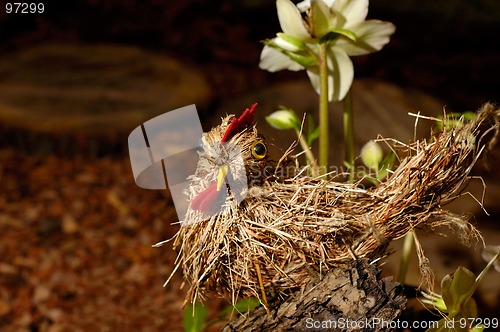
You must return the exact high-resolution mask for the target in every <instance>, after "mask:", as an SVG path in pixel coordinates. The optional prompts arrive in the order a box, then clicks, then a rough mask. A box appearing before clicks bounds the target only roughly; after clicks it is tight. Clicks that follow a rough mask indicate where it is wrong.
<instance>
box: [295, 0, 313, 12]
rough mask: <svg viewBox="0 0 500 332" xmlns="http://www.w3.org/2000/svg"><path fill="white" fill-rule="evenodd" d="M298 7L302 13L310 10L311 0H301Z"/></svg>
mask: <svg viewBox="0 0 500 332" xmlns="http://www.w3.org/2000/svg"><path fill="white" fill-rule="evenodd" d="M297 8H298V9H299V11H300V12H301V13H303V12H305V11H306V10H308V9H309V8H311V0H304V1H302V2H299V3H298V4H297Z"/></svg>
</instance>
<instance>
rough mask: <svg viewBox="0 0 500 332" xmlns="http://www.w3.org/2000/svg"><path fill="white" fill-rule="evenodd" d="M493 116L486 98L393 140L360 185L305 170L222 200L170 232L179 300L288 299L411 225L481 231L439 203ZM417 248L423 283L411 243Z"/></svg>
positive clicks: (462, 176) (483, 145)
mask: <svg viewBox="0 0 500 332" xmlns="http://www.w3.org/2000/svg"><path fill="white" fill-rule="evenodd" d="M499 121H500V109H498V108H495V107H494V106H493V105H491V104H486V105H485V106H483V108H482V109H481V110H480V111H479V112H478V113H477V116H476V118H475V119H474V120H473V121H471V122H470V123H467V124H463V125H459V126H457V127H456V128H454V129H451V130H448V131H444V132H442V133H439V134H438V135H436V136H434V137H432V138H431V139H429V140H424V141H418V142H414V143H412V144H410V145H404V146H402V147H400V148H399V151H400V152H401V153H405V154H406V157H404V158H403V159H402V160H401V161H400V163H399V166H398V167H397V169H396V170H394V171H393V172H392V174H391V175H390V177H389V178H388V179H387V180H385V181H384V182H382V183H380V184H379V185H378V186H376V187H373V188H369V189H366V190H365V189H363V188H361V187H360V186H357V185H350V184H346V183H341V182H335V181H333V180H321V179H317V178H311V177H309V176H307V172H302V173H300V174H298V175H296V176H295V177H293V178H290V179H286V180H282V181H277V180H274V181H268V182H267V183H265V184H264V185H262V186H259V187H251V188H249V190H248V194H247V197H246V199H245V200H244V201H243V202H241V203H240V204H237V203H236V202H235V201H234V200H232V199H231V198H229V199H228V200H227V201H226V205H225V208H224V210H223V211H222V212H221V213H219V214H217V215H215V216H213V217H210V218H208V219H206V220H200V221H198V222H195V223H190V224H185V225H183V226H181V228H180V230H179V231H178V233H177V234H176V236H175V238H174V244H173V245H174V248H175V249H176V250H177V251H178V253H179V255H178V259H177V261H176V268H175V270H177V269H178V268H182V270H183V273H184V278H185V280H186V281H187V283H188V285H189V290H188V294H187V298H186V302H188V301H189V302H194V301H196V300H200V299H201V300H203V299H205V298H206V296H207V295H208V294H211V293H216V294H218V295H220V296H223V297H225V298H227V299H229V300H231V302H233V303H234V302H236V301H237V300H238V299H239V298H242V297H249V296H256V297H260V296H261V294H262V291H265V294H267V295H268V296H269V295H271V296H286V295H287V294H289V293H291V292H292V291H295V290H297V289H300V288H301V287H303V286H304V285H306V284H307V283H309V282H310V281H311V280H312V279H313V278H316V277H317V276H318V275H323V274H325V273H327V272H328V271H329V270H330V269H332V268H333V267H335V266H338V265H339V264H341V263H345V262H346V261H349V260H353V259H356V258H361V257H368V258H371V259H378V258H380V257H384V256H385V255H386V254H387V252H388V244H389V242H390V241H391V240H394V239H398V238H401V237H403V236H404V235H405V234H407V233H408V232H409V231H411V230H413V229H414V228H416V227H417V226H418V227H419V228H426V229H430V230H434V229H435V228H437V227H442V226H448V227H449V228H451V229H453V230H454V231H456V232H457V233H458V234H459V235H460V236H461V237H462V238H463V239H471V237H472V238H473V237H476V238H478V237H480V235H479V233H478V232H477V231H476V230H475V228H474V227H473V226H472V225H470V224H469V223H468V222H467V218H466V217H464V216H457V215H453V214H451V213H449V212H447V211H446V210H443V209H442V205H444V204H445V203H447V202H449V201H451V200H453V199H454V198H455V197H456V196H457V195H458V194H459V193H460V190H462V189H463V187H464V183H465V182H466V181H467V180H468V179H469V174H470V172H471V169H472V167H473V165H474V164H475V163H476V161H477V160H478V158H479V156H480V155H481V154H482V152H484V151H485V150H487V149H489V148H490V147H491V146H492V145H493V144H494V143H495V141H496V136H497V134H498V126H499V125H498V123H499ZM417 251H418V253H419V259H420V267H421V271H422V274H423V278H424V279H426V281H430V278H431V276H432V272H431V271H430V269H429V267H428V265H427V260H426V258H425V256H424V255H423V251H422V250H421V248H420V247H419V245H418V242H417ZM175 270H174V272H175ZM167 282H168V281H167ZM262 286H263V287H264V289H262Z"/></svg>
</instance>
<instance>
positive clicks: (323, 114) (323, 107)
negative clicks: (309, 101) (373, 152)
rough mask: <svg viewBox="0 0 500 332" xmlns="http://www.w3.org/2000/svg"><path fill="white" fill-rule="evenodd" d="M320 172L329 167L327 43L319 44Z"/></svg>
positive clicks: (322, 172) (324, 171)
mask: <svg viewBox="0 0 500 332" xmlns="http://www.w3.org/2000/svg"><path fill="white" fill-rule="evenodd" d="M319 46H320V47H319V63H318V65H319V85H320V90H319V174H320V175H323V174H325V173H326V170H327V167H328V152H329V137H328V63H327V53H326V51H327V45H326V43H321V44H320V45H319Z"/></svg>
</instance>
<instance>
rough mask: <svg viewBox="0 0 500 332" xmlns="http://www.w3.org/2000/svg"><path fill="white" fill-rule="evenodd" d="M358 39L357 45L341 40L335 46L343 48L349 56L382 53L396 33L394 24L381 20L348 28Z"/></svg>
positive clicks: (365, 22)
mask: <svg viewBox="0 0 500 332" xmlns="http://www.w3.org/2000/svg"><path fill="white" fill-rule="evenodd" d="M348 29H349V30H350V31H352V32H354V33H355V34H356V37H357V41H356V43H353V42H352V41H351V40H348V39H346V38H340V39H339V40H338V41H337V42H336V43H335V46H336V47H339V48H342V49H343V50H344V51H346V53H347V54H349V55H351V56H352V55H363V54H368V53H372V52H376V51H380V50H381V49H382V47H384V45H385V44H387V43H388V42H389V39H390V38H389V37H390V36H391V35H392V34H393V33H394V31H396V27H395V26H394V24H392V23H390V22H384V21H379V20H368V21H364V22H361V23H358V24H355V25H353V26H350V27H349V28H348Z"/></svg>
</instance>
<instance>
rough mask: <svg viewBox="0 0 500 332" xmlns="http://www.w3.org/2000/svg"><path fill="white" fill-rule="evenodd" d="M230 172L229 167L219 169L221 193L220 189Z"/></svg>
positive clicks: (218, 187) (218, 177)
mask: <svg viewBox="0 0 500 332" xmlns="http://www.w3.org/2000/svg"><path fill="white" fill-rule="evenodd" d="M228 172H229V167H228V166H227V165H222V166H221V167H220V168H219V172H218V174H217V191H220V189H221V188H222V186H223V185H224V183H225V181H226V176H227V173H228Z"/></svg>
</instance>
